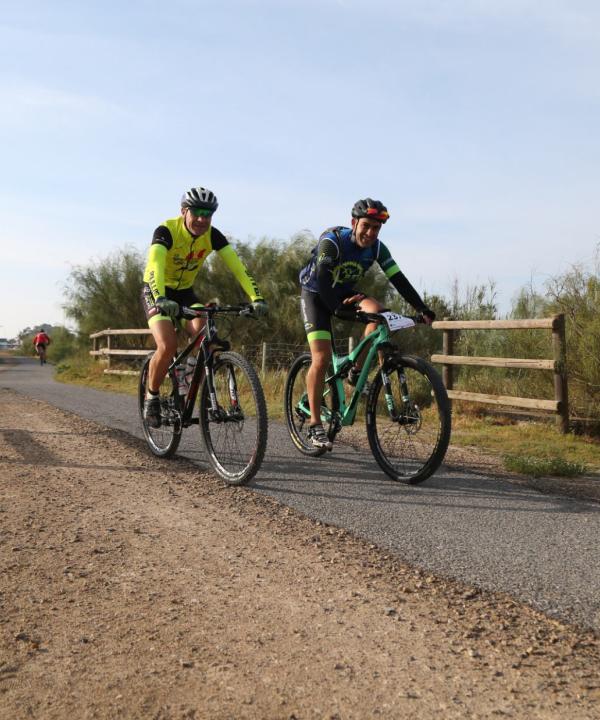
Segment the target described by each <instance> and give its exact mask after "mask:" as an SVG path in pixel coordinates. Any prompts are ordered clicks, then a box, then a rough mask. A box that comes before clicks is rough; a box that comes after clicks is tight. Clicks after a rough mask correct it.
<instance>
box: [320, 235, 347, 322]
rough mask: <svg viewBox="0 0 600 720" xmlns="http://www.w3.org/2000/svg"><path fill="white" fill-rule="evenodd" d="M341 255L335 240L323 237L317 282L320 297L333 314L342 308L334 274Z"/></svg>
mask: <svg viewBox="0 0 600 720" xmlns="http://www.w3.org/2000/svg"><path fill="white" fill-rule="evenodd" d="M339 255H340V251H339V248H338V246H337V244H336V242H335V240H334V239H333V238H331V237H329V236H327V235H322V236H321V239H320V240H319V245H318V247H317V260H316V263H317V264H316V273H317V282H318V284H319V297H320V298H321V300H322V301H323V302H324V303H325V305H327V307H328V308H329V310H331V312H335V311H336V310H337V309H338V308H340V307H341V306H342V303H340V299H339V297H338V296H337V295H336V293H335V290H334V287H335V277H334V272H335V268H336V263H337V260H338V258H339Z"/></svg>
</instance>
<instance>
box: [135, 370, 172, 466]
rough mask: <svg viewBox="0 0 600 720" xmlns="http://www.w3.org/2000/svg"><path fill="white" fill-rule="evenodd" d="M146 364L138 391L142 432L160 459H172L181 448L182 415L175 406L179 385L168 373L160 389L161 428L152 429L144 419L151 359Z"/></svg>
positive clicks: (141, 374)
mask: <svg viewBox="0 0 600 720" xmlns="http://www.w3.org/2000/svg"><path fill="white" fill-rule="evenodd" d="M151 357H152V356H150V357H148V359H147V360H146V361H145V362H144V364H143V366H142V370H141V372H140V383H139V389H138V407H139V413H140V420H141V422H142V430H143V431H144V437H145V438H146V442H147V443H148V447H149V448H150V450H151V451H152V452H153V453H154V455H157V456H158V457H164V458H166V457H171V456H172V455H173V454H174V453H175V451H176V450H177V448H178V447H179V441H180V440H181V430H182V426H181V415H180V413H179V411H178V410H177V408H176V405H175V393H176V392H177V383H176V380H175V377H174V375H173V374H172V373H168V374H167V375H166V376H165V379H164V380H163V381H162V384H161V386H160V389H159V397H160V414H161V419H160V427H157V428H155V427H152V426H151V425H149V424H148V423H147V422H146V420H145V419H144V399H145V397H146V390H147V387H148V370H149V367H150V359H151Z"/></svg>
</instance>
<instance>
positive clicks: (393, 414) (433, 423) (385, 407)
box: [284, 311, 451, 485]
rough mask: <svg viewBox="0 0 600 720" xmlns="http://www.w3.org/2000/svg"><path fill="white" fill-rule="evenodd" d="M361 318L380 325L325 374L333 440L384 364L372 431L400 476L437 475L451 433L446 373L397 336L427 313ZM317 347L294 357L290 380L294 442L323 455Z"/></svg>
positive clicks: (385, 462) (371, 412) (378, 450)
mask: <svg viewBox="0 0 600 720" xmlns="http://www.w3.org/2000/svg"><path fill="white" fill-rule="evenodd" d="M355 319H356V320H357V321H359V322H363V323H365V324H368V323H371V322H376V323H377V324H378V327H377V329H376V330H375V332H373V333H371V334H370V335H367V337H366V338H363V339H362V340H361V342H360V343H359V344H358V345H357V346H356V347H355V348H354V350H353V351H352V352H351V353H349V354H348V355H342V356H340V355H337V354H336V353H335V352H334V353H333V357H332V366H331V368H330V371H329V373H328V374H327V376H326V378H325V389H324V393H323V399H322V401H321V421H322V423H323V426H324V428H325V430H326V432H327V435H328V437H329V439H330V440H331V441H332V442H333V440H334V438H335V437H336V435H337V434H338V433H339V432H340V430H341V429H342V427H344V426H349V425H352V424H353V423H354V420H355V418H356V411H357V408H358V401H359V399H360V397H361V395H362V394H363V391H364V390H365V388H366V387H367V376H368V374H369V371H370V368H372V367H374V366H375V365H376V364H377V362H379V368H378V370H377V374H376V375H375V377H374V380H373V382H372V384H371V386H370V389H369V391H368V395H367V406H366V423H367V438H368V440H369V446H370V448H371V452H372V453H373V456H374V458H375V460H376V461H377V463H378V464H379V466H380V467H381V469H382V470H383V471H384V472H385V473H386V474H387V475H388V476H389V477H391V478H392V480H397V481H400V482H405V483H409V484H411V485H414V484H416V483H420V482H423V480H426V479H427V478H428V477H429V476H430V475H432V474H433V473H434V472H435V471H436V470H437V469H438V467H439V466H440V464H441V463H442V460H443V459H444V456H445V454H446V450H447V448H448V443H449V441H450V425H451V414H450V402H449V400H448V395H447V393H446V388H445V387H444V384H443V382H442V379H441V377H440V376H439V374H438V373H437V371H436V370H435V368H433V367H432V366H431V365H430V364H429V363H428V362H426V361H425V360H423V359H422V358H420V357H416V356H414V355H405V354H403V353H402V351H401V350H400V348H398V347H397V346H395V345H393V344H392V343H391V342H390V336H391V334H392V333H394V332H397V331H399V330H405V329H408V328H411V327H414V326H415V324H416V323H418V322H422V318H421V317H420V316H417V317H415V318H408V317H403V316H401V315H397V314H396V313H393V312H389V311H385V312H382V313H366V312H362V311H358V312H357V313H356V317H355ZM366 348H368V352H367V356H366V360H365V362H364V365H363V368H362V371H361V373H360V376H359V378H358V382H357V384H356V387H355V388H354V391H353V392H352V394H351V395H350V397H349V398H347V397H346V393H345V389H344V382H343V381H344V379H345V378H346V377H347V376H348V372H349V370H350V368H351V367H352V365H353V364H354V362H355V361H356V359H357V358H358V356H359V355H360V354H361V352H362V351H363V350H365V349H366ZM310 364H311V355H310V353H304V354H302V355H300V356H299V357H297V358H296V359H295V360H294V362H293V363H292V365H291V367H290V370H289V373H288V376H287V379H286V384H285V391H284V392H285V394H284V412H285V418H286V422H287V426H288V430H289V433H290V436H291V438H292V440H293V442H294V445H295V446H296V447H297V448H298V450H300V452H302V453H304V454H305V455H311V456H313V457H314V456H319V455H323V454H324V453H325V452H326V450H325V449H324V448H315V447H313V445H312V444H311V442H310V440H309V438H308V426H309V422H310V408H309V405H308V396H307V393H306V373H307V371H308V369H309V367H310Z"/></svg>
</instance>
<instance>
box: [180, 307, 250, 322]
mask: <svg viewBox="0 0 600 720" xmlns="http://www.w3.org/2000/svg"><path fill="white" fill-rule="evenodd" d="M179 312H180V314H181V317H182V318H185V319H186V320H194V318H198V317H203V316H204V317H211V316H213V315H225V314H229V315H252V314H254V309H253V307H252V305H251V303H242V304H240V305H204V306H203V307H201V308H190V307H186V306H185V305H181V306H180V307H179Z"/></svg>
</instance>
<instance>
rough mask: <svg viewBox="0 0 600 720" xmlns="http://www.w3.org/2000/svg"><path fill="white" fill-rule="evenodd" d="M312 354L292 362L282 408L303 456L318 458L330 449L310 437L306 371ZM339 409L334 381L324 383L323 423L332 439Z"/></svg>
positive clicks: (295, 443)
mask: <svg viewBox="0 0 600 720" xmlns="http://www.w3.org/2000/svg"><path fill="white" fill-rule="evenodd" d="M311 362H312V360H311V355H310V353H303V354H302V355H299V356H298V357H297V358H296V359H295V360H294V362H293V363H292V365H291V367H290V370H289V372H288V375H287V378H286V381H285V390H284V396H283V409H284V413H285V421H286V423H287V428H288V432H289V433H290V437H291V438H292V442H293V443H294V445H295V446H296V447H297V448H298V450H300V452H301V453H304V455H309V456H310V457H318V456H320V455H323V454H324V453H326V452H327V449H326V448H316V447H314V445H313V444H312V443H311V442H310V440H309V439H308V428H309V425H310V407H309V405H308V395H307V393H306V373H307V372H308V370H309V368H310V365H311ZM337 409H338V401H337V393H336V387H335V384H334V383H333V382H330V383H325V388H324V391H323V400H322V401H321V422H322V423H323V427H324V428H325V432H326V433H327V436H328V437H329V439H330V440H331V439H332V435H333V433H332V425H333V422H334V414H335V412H336V411H337Z"/></svg>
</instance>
